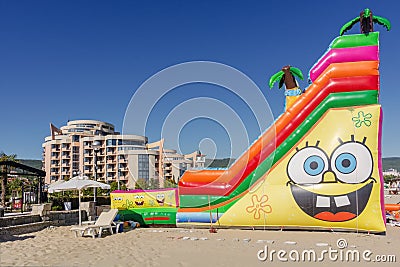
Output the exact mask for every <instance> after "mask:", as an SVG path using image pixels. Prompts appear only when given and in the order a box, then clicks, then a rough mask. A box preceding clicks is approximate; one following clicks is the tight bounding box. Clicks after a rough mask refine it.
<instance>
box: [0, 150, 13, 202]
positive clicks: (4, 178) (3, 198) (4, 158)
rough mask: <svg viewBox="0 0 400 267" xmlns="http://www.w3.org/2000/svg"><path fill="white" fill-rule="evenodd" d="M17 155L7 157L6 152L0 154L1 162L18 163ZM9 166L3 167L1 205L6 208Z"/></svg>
mask: <svg viewBox="0 0 400 267" xmlns="http://www.w3.org/2000/svg"><path fill="white" fill-rule="evenodd" d="M16 157H17V155H15V154H12V155H6V154H5V153H4V152H0V161H17V160H16ZM7 172H8V170H7V166H5V165H3V166H1V173H2V175H1V205H2V206H3V207H5V205H6V195H7Z"/></svg>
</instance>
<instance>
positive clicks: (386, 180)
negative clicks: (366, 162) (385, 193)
mask: <svg viewBox="0 0 400 267" xmlns="http://www.w3.org/2000/svg"><path fill="white" fill-rule="evenodd" d="M393 178H396V176H394V175H384V176H383V180H384V181H385V183H389V182H390V180H392V179H393Z"/></svg>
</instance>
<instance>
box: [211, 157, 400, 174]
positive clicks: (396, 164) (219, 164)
mask: <svg viewBox="0 0 400 267" xmlns="http://www.w3.org/2000/svg"><path fill="white" fill-rule="evenodd" d="M235 160H236V159H231V158H225V159H206V163H205V165H206V166H208V167H209V168H226V167H228V166H230V165H232V163H233V162H235ZM390 168H393V169H397V170H399V171H400V157H390V158H383V159H382V169H383V170H387V169H390Z"/></svg>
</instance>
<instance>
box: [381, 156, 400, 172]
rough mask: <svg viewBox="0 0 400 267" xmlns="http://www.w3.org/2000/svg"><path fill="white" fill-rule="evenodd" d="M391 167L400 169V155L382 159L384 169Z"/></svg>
mask: <svg viewBox="0 0 400 267" xmlns="http://www.w3.org/2000/svg"><path fill="white" fill-rule="evenodd" d="M390 168H393V169H396V170H398V171H400V157H392V158H383V159H382V169H383V171H385V170H387V169H390Z"/></svg>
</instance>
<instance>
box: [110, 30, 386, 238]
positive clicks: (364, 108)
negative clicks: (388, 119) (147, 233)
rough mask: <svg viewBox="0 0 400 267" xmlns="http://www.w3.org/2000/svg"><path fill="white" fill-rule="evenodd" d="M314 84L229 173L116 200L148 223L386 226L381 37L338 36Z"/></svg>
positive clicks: (117, 195) (312, 76)
mask: <svg viewBox="0 0 400 267" xmlns="http://www.w3.org/2000/svg"><path fill="white" fill-rule="evenodd" d="M309 80H310V81H311V85H310V86H309V87H308V88H306V90H305V92H304V93H302V94H301V95H299V96H298V97H297V98H296V101H295V102H294V103H292V105H290V107H288V109H287V110H286V111H285V112H284V113H283V114H282V115H281V116H280V117H279V118H278V119H277V120H276V121H275V123H274V124H273V125H272V126H271V127H270V128H269V129H267V130H266V131H265V132H264V133H263V134H262V135H261V136H260V137H259V138H258V140H256V141H255V142H254V143H253V144H252V145H251V146H250V147H249V149H248V150H247V151H246V152H245V153H244V154H243V155H242V156H241V157H240V158H239V159H237V160H236V161H235V163H234V164H233V165H232V166H231V167H230V168H229V169H227V170H201V171H198V170H197V171H195V172H194V171H193V172H191V171H186V172H185V173H184V175H183V176H182V178H181V180H180V181H179V187H178V189H177V190H176V189H165V190H158V191H157V190H155V191H148V190H139V191H134V192H133V191H128V192H114V193H112V194H111V197H112V206H113V207H114V208H118V209H120V210H121V211H131V212H134V213H135V214H137V215H140V216H141V218H143V222H144V223H146V224H149V223H156V224H165V223H168V224H175V223H176V224H177V225H178V226H190V227H193V226H202V225H203V226H205V225H207V226H208V225H210V224H212V225H213V227H231V226H234V227H242V228H248V227H251V228H295V229H323V230H347V231H365V232H374V233H382V232H385V231H386V228H385V227H386V226H385V218H384V209H383V177H382V171H381V131H382V110H381V106H380V105H379V99H378V96H379V33H378V32H371V33H369V34H356V35H347V36H340V37H338V38H336V39H335V40H333V42H332V43H331V44H330V46H329V48H328V50H327V51H326V53H325V54H324V55H323V56H322V57H321V58H320V59H319V60H318V61H317V63H316V64H315V65H314V66H313V67H312V69H311V70H310V72H309Z"/></svg>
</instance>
